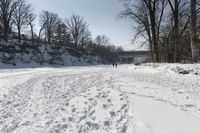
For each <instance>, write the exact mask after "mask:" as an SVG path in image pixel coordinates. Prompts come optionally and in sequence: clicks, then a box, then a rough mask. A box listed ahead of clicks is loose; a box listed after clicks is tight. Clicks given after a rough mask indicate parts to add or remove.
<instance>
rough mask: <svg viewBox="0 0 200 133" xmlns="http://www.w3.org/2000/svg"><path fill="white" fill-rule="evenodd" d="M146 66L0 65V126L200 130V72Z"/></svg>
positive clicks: (159, 132) (13, 131)
mask: <svg viewBox="0 0 200 133" xmlns="http://www.w3.org/2000/svg"><path fill="white" fill-rule="evenodd" d="M148 70H149V68H148V69H147V70H146V69H142V71H140V70H136V67H132V66H128V65H124V66H120V67H119V68H117V69H115V68H111V67H110V66H97V67H70V68H57V69H56V68H44V69H42V68H38V69H27V70H23V69H22V70H17V71H15V70H13V71H9V70H0V74H1V76H0V94H1V95H0V132H2V133H27V132H30V133H64V132H66V133H81V132H86V133H94V132H95V133H199V132H200V126H199V124H200V102H199V101H200V90H199V91H198V90H197V89H196V88H197V87H198V85H199V82H197V80H199V76H197V77H195V78H196V81H195V80H194V81H190V78H191V77H190V78H186V77H180V76H179V75H177V76H176V77H174V78H170V76H171V75H173V74H171V73H166V74H164V73H162V72H158V71H157V70H156V71H154V69H153V70H151V71H148ZM173 76H175V75H173ZM159 77H160V78H159ZM193 78H194V77H193ZM11 79H12V82H10V80H11ZM156 79H157V80H156ZM162 80H164V81H165V83H163V84H160V82H161V81H162ZM173 80H174V81H176V80H177V81H176V83H174V82H172V81H173ZM180 80H182V81H180ZM186 81H187V82H188V83H190V84H189V85H188V84H184V85H183V84H182V82H186ZM187 87H190V89H189V90H188V89H187ZM5 89H6V91H5ZM180 91H181V92H182V93H177V92H180ZM188 91H193V93H192V92H190V93H189V92H188ZM194 92H195V93H194ZM189 105H190V106H189Z"/></svg>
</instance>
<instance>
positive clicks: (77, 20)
mask: <svg viewBox="0 0 200 133" xmlns="http://www.w3.org/2000/svg"><path fill="white" fill-rule="evenodd" d="M66 27H67V31H68V32H69V33H70V36H71V38H72V41H73V43H74V44H75V46H76V47H77V46H78V45H83V44H85V43H87V42H88V41H89V40H90V38H91V33H90V31H89V29H88V25H87V24H86V22H85V21H84V19H83V18H82V17H80V16H78V15H72V16H71V18H69V19H67V20H66Z"/></svg>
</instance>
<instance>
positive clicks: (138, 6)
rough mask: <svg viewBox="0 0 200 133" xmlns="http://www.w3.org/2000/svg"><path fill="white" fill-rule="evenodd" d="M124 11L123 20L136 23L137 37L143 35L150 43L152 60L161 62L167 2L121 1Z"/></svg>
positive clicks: (158, 0) (161, 0)
mask: <svg viewBox="0 0 200 133" xmlns="http://www.w3.org/2000/svg"><path fill="white" fill-rule="evenodd" d="M121 2H122V3H123V7H124V11H122V12H121V13H120V16H121V17H122V18H124V17H125V18H128V19H129V20H131V21H134V22H135V24H136V25H134V29H136V30H137V33H136V36H135V37H137V36H138V35H141V36H142V37H144V38H146V39H147V42H149V45H150V49H151V52H152V60H153V61H157V62H158V61H159V44H158V43H159V42H158V41H159V36H160V26H161V22H162V18H163V14H164V9H165V7H166V1H165V0H142V1H137V2H136V1H135V0H125V1H123V0H121Z"/></svg>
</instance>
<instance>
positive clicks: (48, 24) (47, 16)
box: [40, 11, 60, 64]
mask: <svg viewBox="0 0 200 133" xmlns="http://www.w3.org/2000/svg"><path fill="white" fill-rule="evenodd" d="M59 22H60V18H59V17H58V15H57V14H55V13H52V12H49V11H43V12H42V13H41V14H40V25H41V31H40V32H42V31H43V32H44V35H45V39H47V42H48V44H49V45H50V44H51V42H52V38H53V35H54V33H55V31H56V28H57V26H58V24H59ZM46 49H47V44H46V43H45V47H44V51H43V53H42V57H41V62H40V63H41V64H42V63H43V58H44V54H45V52H46Z"/></svg>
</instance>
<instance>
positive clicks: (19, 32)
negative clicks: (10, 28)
mask: <svg viewBox="0 0 200 133" xmlns="http://www.w3.org/2000/svg"><path fill="white" fill-rule="evenodd" d="M17 30H18V37H19V38H18V40H19V44H21V28H20V27H17Z"/></svg>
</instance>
